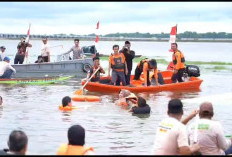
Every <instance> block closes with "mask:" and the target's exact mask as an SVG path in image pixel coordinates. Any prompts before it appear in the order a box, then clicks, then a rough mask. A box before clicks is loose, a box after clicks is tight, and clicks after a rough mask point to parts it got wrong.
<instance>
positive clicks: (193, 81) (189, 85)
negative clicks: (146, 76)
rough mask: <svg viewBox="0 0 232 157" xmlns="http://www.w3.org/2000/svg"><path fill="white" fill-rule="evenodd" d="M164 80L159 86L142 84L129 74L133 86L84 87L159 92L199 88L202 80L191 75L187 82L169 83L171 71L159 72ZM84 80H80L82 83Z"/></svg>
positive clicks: (88, 86)
mask: <svg viewBox="0 0 232 157" xmlns="http://www.w3.org/2000/svg"><path fill="white" fill-rule="evenodd" d="M161 73H162V75H163V78H164V81H165V85H160V86H149V87H144V86H142V82H143V81H142V80H133V78H134V76H133V75H132V76H131V84H132V85H134V86H135V87H129V86H113V85H106V84H100V83H96V82H89V83H88V84H87V85H86V86H85V89H87V90H88V91H90V92H104V93H106V92H107V93H118V92H119V91H120V89H127V90H129V91H131V92H135V93H139V92H160V91H176V90H190V89H199V88H200V85H201V83H202V81H203V80H200V79H198V78H196V77H191V78H190V80H189V81H188V82H181V83H171V76H172V74H173V73H172V72H171V71H164V72H161ZM102 79H110V78H108V77H102ZM84 83H85V80H82V85H84Z"/></svg>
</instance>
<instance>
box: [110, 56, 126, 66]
mask: <svg viewBox="0 0 232 157" xmlns="http://www.w3.org/2000/svg"><path fill="white" fill-rule="evenodd" d="M112 57H113V60H112V64H111V68H112V69H122V70H124V69H125V62H124V63H123V61H122V53H120V54H119V57H117V58H116V57H115V56H114V55H112Z"/></svg>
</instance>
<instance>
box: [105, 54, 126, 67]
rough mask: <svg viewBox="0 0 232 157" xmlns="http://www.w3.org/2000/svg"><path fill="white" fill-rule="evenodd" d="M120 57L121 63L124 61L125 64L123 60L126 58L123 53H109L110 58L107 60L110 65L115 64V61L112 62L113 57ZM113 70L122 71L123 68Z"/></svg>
mask: <svg viewBox="0 0 232 157" xmlns="http://www.w3.org/2000/svg"><path fill="white" fill-rule="evenodd" d="M120 57H122V63H124V64H125V62H126V58H125V56H124V54H123V53H118V54H116V55H115V54H113V55H111V56H110V59H109V62H110V64H111V65H112V64H113V65H115V62H114V58H120ZM114 70H115V71H124V69H114Z"/></svg>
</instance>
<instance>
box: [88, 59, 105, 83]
mask: <svg viewBox="0 0 232 157" xmlns="http://www.w3.org/2000/svg"><path fill="white" fill-rule="evenodd" d="M99 67H100V69H99V70H98V72H96V74H95V75H94V76H93V77H92V78H91V80H90V81H91V82H99V81H100V74H101V73H103V74H105V71H104V70H103V68H102V67H101V66H100V61H99V58H98V57H94V58H93V67H91V68H90V71H89V72H88V75H87V78H90V77H91V76H92V74H93V73H94V72H95V71H96V70H97V69H98V68H99Z"/></svg>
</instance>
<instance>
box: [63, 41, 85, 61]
mask: <svg viewBox="0 0 232 157" xmlns="http://www.w3.org/2000/svg"><path fill="white" fill-rule="evenodd" d="M74 43H75V45H74V46H73V47H72V48H71V49H70V50H69V51H67V52H65V53H64V55H66V54H68V53H70V52H73V60H74V59H81V58H82V56H83V49H82V48H81V47H80V46H79V39H74Z"/></svg>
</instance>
